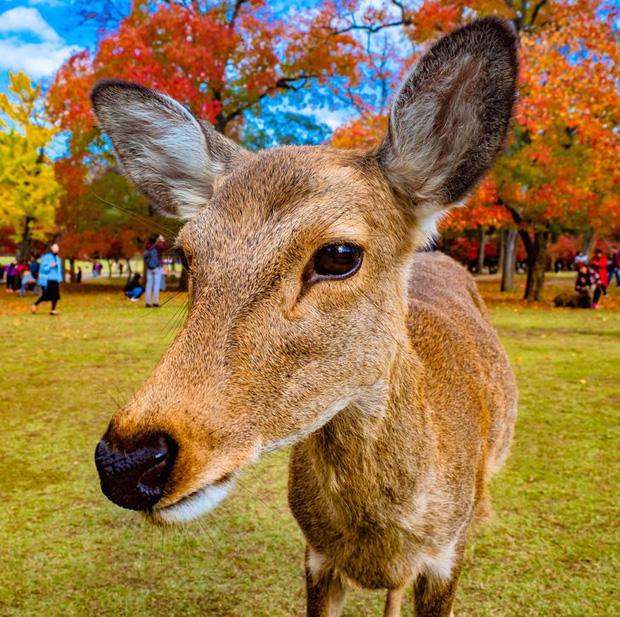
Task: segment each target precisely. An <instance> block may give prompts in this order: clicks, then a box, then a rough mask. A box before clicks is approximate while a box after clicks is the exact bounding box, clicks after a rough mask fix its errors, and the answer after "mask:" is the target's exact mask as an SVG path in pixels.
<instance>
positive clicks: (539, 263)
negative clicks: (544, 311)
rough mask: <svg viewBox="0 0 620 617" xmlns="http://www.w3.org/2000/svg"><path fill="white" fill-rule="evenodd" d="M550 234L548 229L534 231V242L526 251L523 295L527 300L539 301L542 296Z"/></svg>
mask: <svg viewBox="0 0 620 617" xmlns="http://www.w3.org/2000/svg"><path fill="white" fill-rule="evenodd" d="M550 235H551V234H550V232H549V231H548V230H543V231H537V232H535V234H534V243H533V245H532V247H531V250H530V251H529V252H528V260H527V283H526V285H525V295H524V296H523V297H524V299H525V300H527V301H528V302H539V301H540V300H541V298H542V289H543V285H544V284H545V266H546V263H547V247H548V246H549V236H550Z"/></svg>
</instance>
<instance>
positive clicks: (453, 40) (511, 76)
mask: <svg viewBox="0 0 620 617" xmlns="http://www.w3.org/2000/svg"><path fill="white" fill-rule="evenodd" d="M516 78H517V54H516V39H515V36H514V34H513V33H512V31H511V30H510V28H509V27H508V25H507V24H505V23H504V22H503V21H501V20H499V19H496V18H486V19H481V20H478V21H475V22H473V23H471V24H469V25H467V26H464V27H463V28H460V29H458V30H455V31H454V32H452V33H451V34H449V35H448V36H446V37H444V38H442V39H441V40H440V41H438V42H437V43H436V44H435V45H434V46H433V47H431V49H430V50H429V51H428V52H427V53H426V54H425V55H424V56H423V57H422V59H421V60H420V62H419V63H418V64H417V66H416V67H415V68H414V69H413V70H412V71H411V73H410V74H409V75H408V76H407V78H406V79H405V81H404V82H403V83H402V85H401V86H400V89H399V91H398V93H397V95H396V99H395V101H394V104H393V107H392V110H391V112H390V121H389V128H388V132H387V134H386V136H385V138H384V140H383V143H382V144H381V145H380V146H379V149H378V151H377V153H378V156H379V161H380V164H381V165H382V167H383V169H384V172H385V174H386V175H387V177H388V178H389V180H390V182H391V184H392V185H393V186H394V187H395V188H396V189H397V190H398V191H400V192H402V193H404V194H405V195H406V196H407V197H408V198H410V199H411V201H412V202H413V204H415V206H416V208H417V214H418V215H420V216H428V215H432V214H434V213H437V212H440V211H441V210H443V209H444V208H446V207H448V206H450V205H453V204H456V203H459V202H462V200H463V199H464V198H466V197H467V196H468V194H469V193H470V192H471V191H472V189H473V188H474V187H475V186H476V184H477V182H478V181H479V180H480V179H481V178H482V177H483V176H484V174H485V173H486V172H487V170H488V169H489V168H490V167H491V165H492V164H493V162H494V160H495V158H496V157H497V156H498V155H499V154H500V152H501V150H502V148H503V145H504V140H505V137H506V132H507V129H508V125H509V123H510V118H511V116H512V109H513V105H514V101H515V89H516Z"/></svg>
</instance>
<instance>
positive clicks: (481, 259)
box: [476, 227, 486, 274]
mask: <svg viewBox="0 0 620 617" xmlns="http://www.w3.org/2000/svg"><path fill="white" fill-rule="evenodd" d="M478 234H479V235H478V239H479V240H480V246H479V247H478V265H477V266H476V272H477V273H478V274H482V269H483V268H484V245H485V244H486V236H485V234H484V229H483V228H482V227H479V228H478Z"/></svg>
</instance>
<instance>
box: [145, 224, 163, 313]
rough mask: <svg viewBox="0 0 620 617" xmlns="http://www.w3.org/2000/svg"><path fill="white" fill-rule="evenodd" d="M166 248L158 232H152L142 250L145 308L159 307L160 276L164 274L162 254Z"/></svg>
mask: <svg viewBox="0 0 620 617" xmlns="http://www.w3.org/2000/svg"><path fill="white" fill-rule="evenodd" d="M167 250H168V245H167V244H166V240H165V239H164V237H163V236H162V235H160V234H153V235H152V236H151V237H150V238H149V241H148V242H147V244H146V251H144V267H145V269H146V294H145V298H144V299H145V302H146V304H145V306H146V308H151V306H153V307H154V308H159V292H160V290H161V277H162V276H163V274H164V262H163V254H164V253H165V252H166V251H167Z"/></svg>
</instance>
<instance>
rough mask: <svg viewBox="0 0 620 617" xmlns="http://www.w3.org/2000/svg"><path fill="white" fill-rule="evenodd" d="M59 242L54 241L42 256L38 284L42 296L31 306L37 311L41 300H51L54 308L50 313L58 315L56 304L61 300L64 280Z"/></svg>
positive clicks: (31, 308)
mask: <svg viewBox="0 0 620 617" xmlns="http://www.w3.org/2000/svg"><path fill="white" fill-rule="evenodd" d="M58 250H59V247H58V244H57V243H56V242H54V244H52V245H51V246H50V248H49V251H48V252H46V253H45V255H43V256H42V257H41V267H40V268H39V280H38V281H37V283H38V285H39V286H40V287H41V288H42V289H43V293H42V294H41V296H40V298H39V299H38V300H37V301H36V302H35V303H34V304H33V305H32V306H31V307H30V310H31V311H32V312H33V313H36V310H37V306H38V305H39V304H41V302H51V303H52V310H51V311H50V315H57V314H58V313H57V311H56V306H57V304H58V301H59V300H60V283H61V282H62V260H61V259H60V256H59V255H58Z"/></svg>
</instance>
